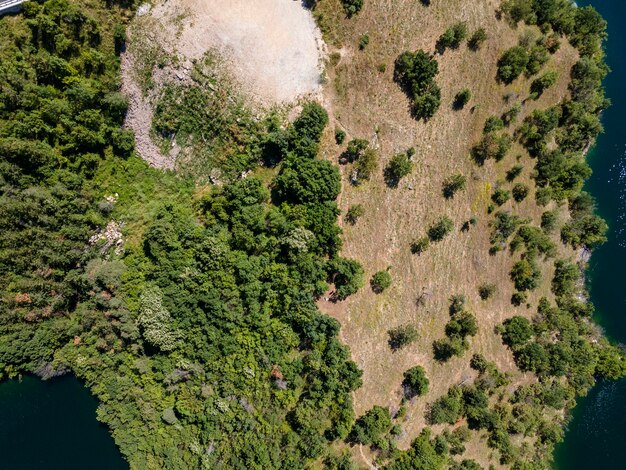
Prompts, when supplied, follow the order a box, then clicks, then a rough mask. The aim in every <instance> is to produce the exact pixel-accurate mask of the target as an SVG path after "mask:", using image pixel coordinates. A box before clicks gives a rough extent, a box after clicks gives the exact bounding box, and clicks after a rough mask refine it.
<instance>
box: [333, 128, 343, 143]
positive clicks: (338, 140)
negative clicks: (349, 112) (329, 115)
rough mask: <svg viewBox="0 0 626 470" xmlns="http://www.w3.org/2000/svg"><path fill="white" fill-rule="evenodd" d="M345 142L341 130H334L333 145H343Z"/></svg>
mask: <svg viewBox="0 0 626 470" xmlns="http://www.w3.org/2000/svg"><path fill="white" fill-rule="evenodd" d="M344 140H346V132H345V131H344V130H343V129H339V128H336V129H335V143H336V144H337V145H341V144H343V141H344Z"/></svg>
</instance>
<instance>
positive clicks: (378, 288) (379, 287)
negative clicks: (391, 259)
mask: <svg viewBox="0 0 626 470" xmlns="http://www.w3.org/2000/svg"><path fill="white" fill-rule="evenodd" d="M370 285H371V286H372V290H373V291H374V292H375V293H377V294H380V293H382V292H383V291H384V290H385V289H388V288H389V287H390V286H391V274H389V271H388V270H386V271H378V272H377V273H376V274H374V275H373V276H372V279H371V280H370Z"/></svg>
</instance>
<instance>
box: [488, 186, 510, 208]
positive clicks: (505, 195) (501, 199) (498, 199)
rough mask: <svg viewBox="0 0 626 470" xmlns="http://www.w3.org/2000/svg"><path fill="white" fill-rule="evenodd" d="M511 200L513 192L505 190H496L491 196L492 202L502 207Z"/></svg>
mask: <svg viewBox="0 0 626 470" xmlns="http://www.w3.org/2000/svg"><path fill="white" fill-rule="evenodd" d="M510 198H511V192H510V191H509V190H507V189H504V188H498V189H496V190H495V191H494V192H493V194H492V195H491V200H492V201H493V202H495V203H496V204H497V205H499V206H501V205H502V204H504V203H506V202H507V201H508V200H509V199H510Z"/></svg>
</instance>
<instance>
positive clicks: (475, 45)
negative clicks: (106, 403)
mask: <svg viewBox="0 0 626 470" xmlns="http://www.w3.org/2000/svg"><path fill="white" fill-rule="evenodd" d="M486 40H487V32H486V31H485V28H478V29H477V30H476V31H474V34H472V35H471V37H470V38H469V40H468V41H467V45H468V46H469V48H470V49H471V50H472V51H477V50H479V49H480V48H481V46H482V44H483V42H485V41H486Z"/></svg>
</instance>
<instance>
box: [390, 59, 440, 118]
mask: <svg viewBox="0 0 626 470" xmlns="http://www.w3.org/2000/svg"><path fill="white" fill-rule="evenodd" d="M438 73H439V65H438V63H437V61H436V60H435V59H434V58H433V57H432V56H431V55H429V54H427V53H426V52H424V51H422V50H418V51H416V52H415V53H411V52H408V51H407V52H403V53H402V54H400V56H398V58H397V59H396V62H395V70H394V79H395V80H396V81H397V82H398V83H399V84H400V85H401V86H402V88H403V89H404V90H405V92H406V93H407V95H408V96H409V98H410V99H411V109H412V113H413V115H414V116H415V117H416V118H417V119H424V120H428V119H430V118H431V117H433V116H434V114H435V112H436V111H437V109H439V104H440V101H441V90H440V89H439V87H438V86H437V84H436V83H435V80H434V78H435V76H436V75H437V74H438Z"/></svg>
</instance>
